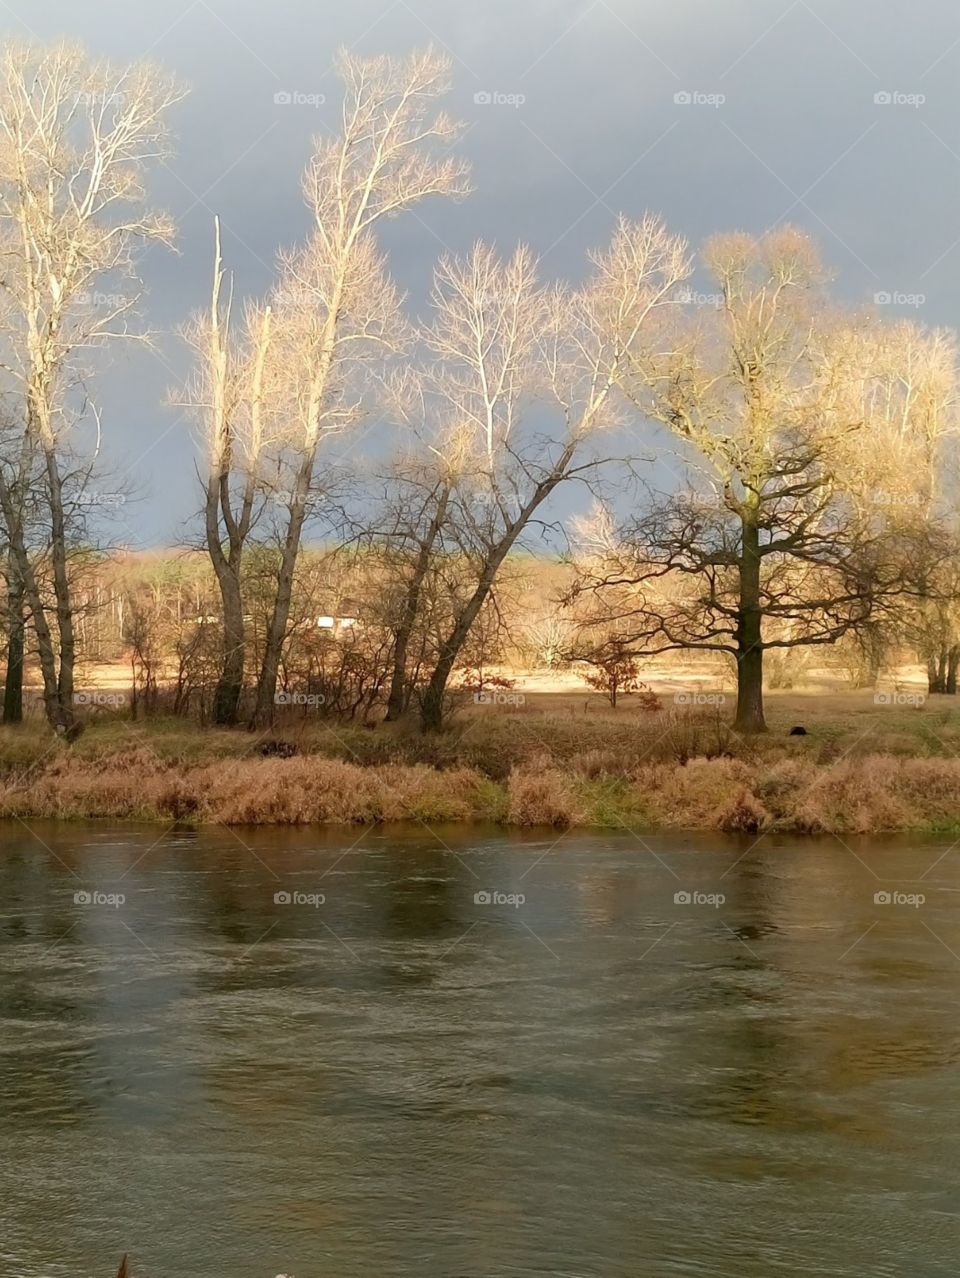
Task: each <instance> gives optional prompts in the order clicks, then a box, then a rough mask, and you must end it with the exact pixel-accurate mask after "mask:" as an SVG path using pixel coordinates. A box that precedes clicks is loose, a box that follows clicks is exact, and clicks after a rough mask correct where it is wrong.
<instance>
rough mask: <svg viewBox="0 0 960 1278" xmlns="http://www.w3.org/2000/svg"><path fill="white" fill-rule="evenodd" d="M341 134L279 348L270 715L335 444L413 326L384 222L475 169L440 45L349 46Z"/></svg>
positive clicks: (286, 277) (266, 668)
mask: <svg viewBox="0 0 960 1278" xmlns="http://www.w3.org/2000/svg"><path fill="white" fill-rule="evenodd" d="M339 71H340V75H341V77H342V78H343V80H344V83H345V88H346V92H345V100H344V107H343V116H342V130H341V132H340V134H339V135H338V136H336V137H334V138H332V139H330V140H328V141H325V142H323V143H321V145H320V146H319V148H318V150H317V152H316V154H315V155H314V157H313V160H312V161H311V163H310V165H309V167H308V169H307V172H306V176H305V179H304V192H305V195H306V198H307V202H308V204H309V207H310V209H311V212H312V214H313V222H314V228H313V232H312V234H311V236H310V239H309V241H308V243H307V244H306V245H305V246H304V247H303V248H302V249H300V250H298V251H296V252H293V253H290V254H288V255H286V256H285V258H284V259H283V262H282V269H281V277H280V284H279V287H278V290H277V302H278V306H277V320H276V324H275V337H274V342H273V351H274V356H273V357H274V358H275V359H276V360H277V361H278V367H279V368H280V369H281V370H282V372H281V377H282V380H283V387H282V390H281V395H282V397H283V400H284V403H285V408H286V423H287V428H286V434H285V437H284V439H283V440H282V441H281V446H280V447H279V448H278V450H277V466H278V470H277V474H278V477H279V478H278V482H277V491H278V492H280V493H282V494H284V499H283V500H282V501H281V503H280V504H281V506H282V507H283V512H282V513H283V518H282V528H281V531H280V538H279V556H278V567H277V587H276V596H275V600H274V606H273V610H272V615H271V617H270V621H269V625H268V628H267V636H266V642H265V648H264V655H263V662H262V665H261V669H260V676H259V679H258V683H257V693H256V706H255V711H254V720H255V722H257V723H264V722H268V721H269V720H270V718H271V717H272V715H273V707H274V699H275V694H276V687H277V674H278V670H279V666H280V658H281V652H282V648H283V643H284V639H285V637H286V633H287V624H288V619H289V614H290V601H291V590H292V585H293V577H294V569H295V566H296V560H297V555H298V553H299V551H300V546H301V542H302V538H303V529H304V525H305V523H306V521H307V519H308V517H309V514H310V511H311V503H312V501H313V498H314V496H315V492H316V486H317V478H318V477H317V469H318V458H319V456H320V450H321V448H322V446H323V445H324V443H325V442H326V441H327V440H328V439H329V438H330V437H332V436H335V435H337V434H339V433H341V432H343V431H345V430H347V429H348V428H349V427H350V426H352V425H353V424H355V423H356V422H357V421H358V420H359V419H360V418H361V416H362V415H363V413H364V410H365V407H366V404H367V402H368V400H367V396H368V391H369V386H370V384H371V382H372V381H373V376H372V374H371V362H373V363H374V364H376V363H377V362H378V361H380V360H382V359H383V356H384V353H385V352H386V351H389V350H390V349H392V348H394V347H395V346H396V344H397V342H398V341H399V340H400V338H401V336H402V329H403V325H402V315H401V307H400V300H399V297H398V295H397V293H396V290H395V288H394V286H393V284H392V282H391V280H390V278H389V275H388V273H387V269H386V263H385V261H384V258H383V256H382V254H381V253H380V251H379V250H378V248H377V246H376V243H375V240H374V231H375V228H376V227H377V225H378V224H379V223H380V222H381V221H382V220H383V219H384V218H387V217H392V216H394V215H396V214H398V213H401V212H403V211H404V210H406V209H409V208H410V207H411V206H413V205H415V204H418V203H419V202H420V201H422V200H424V199H426V198H428V197H429V196H433V195H440V196H447V197H450V196H462V195H464V194H466V192H467V190H468V183H467V168H466V165H465V164H464V163H463V162H462V161H459V160H456V159H453V158H451V157H449V156H448V155H445V154H444V152H445V151H446V149H447V148H448V147H449V146H450V144H451V143H452V142H453V141H454V140H455V138H456V137H457V136H458V133H459V127H458V126H457V125H456V124H454V123H453V122H452V121H451V120H449V119H448V118H447V117H446V116H445V115H443V114H438V113H437V106H436V104H437V100H438V99H439V98H440V97H442V96H443V95H444V94H445V93H446V92H447V91H448V89H449V86H450V68H449V64H448V62H447V60H446V59H444V58H442V57H439V56H437V55H436V54H435V53H433V52H432V51H430V50H427V51H426V52H421V53H416V54H414V55H413V56H411V57H409V58H406V59H403V60H397V59H393V58H389V57H378V58H371V59H364V58H359V57H356V56H354V55H353V54H350V53H343V54H341V55H340V59H339Z"/></svg>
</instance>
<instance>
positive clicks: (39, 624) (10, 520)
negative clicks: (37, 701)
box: [0, 472, 72, 732]
mask: <svg viewBox="0 0 960 1278" xmlns="http://www.w3.org/2000/svg"><path fill="white" fill-rule="evenodd" d="M0 512H2V514H3V518H4V521H5V523H6V525H7V535H8V537H9V538H10V555H11V556H12V558H13V560H14V562H15V563H16V568H17V574H18V576H19V580H20V583H21V586H22V589H23V593H24V598H25V600H26V603H27V606H28V608H29V610H30V617H31V620H32V623H33V630H34V634H35V635H36V637H37V655H38V656H39V659H40V672H41V675H42V677H43V703H44V708H45V710H46V715H47V722H48V723H49V724H50V726H51V727H52V728H54V729H55V730H57V731H61V732H65V731H66V730H67V728H68V727H69V726H70V724H68V723H67V722H66V721H65V719H64V716H63V714H62V707H61V705H60V699H59V696H58V691H57V660H56V654H55V652H54V647H53V636H52V634H51V633H50V626H49V624H48V622H47V614H46V612H45V611H44V607H43V600H42V599H41V597H40V590H39V587H38V585H37V578H36V574H35V573H34V571H33V564H32V562H31V560H30V555H29V553H28V551H27V547H26V543H25V542H24V538H23V528H22V526H21V523H20V512H19V510H18V508H17V505H16V501H15V499H14V495H13V493H12V492H11V490H10V487H9V485H8V484H7V483H6V482H5V481H4V479H3V474H2V472H0ZM71 709H72V707H71ZM71 721H72V720H71Z"/></svg>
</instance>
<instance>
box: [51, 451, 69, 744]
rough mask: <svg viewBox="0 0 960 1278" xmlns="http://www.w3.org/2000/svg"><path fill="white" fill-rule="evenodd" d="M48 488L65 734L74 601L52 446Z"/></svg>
mask: <svg viewBox="0 0 960 1278" xmlns="http://www.w3.org/2000/svg"><path fill="white" fill-rule="evenodd" d="M44 454H45V460H46V469H47V488H48V497H49V499H50V533H51V537H50V559H51V563H52V565H53V590H54V595H55V597H56V603H57V631H58V633H59V638H60V669H59V673H58V676H57V700H58V702H59V712H60V726H62V728H63V729H64V730H65V731H66V732H67V733H70V731H71V730H72V729H73V727H74V726H75V724H76V710H75V708H74V704H73V672H74V666H75V662H76V640H75V637H74V628H73V602H72V600H71V597H70V577H69V573H68V571H67V530H66V521H65V519H64V514H63V483H62V481H61V479H60V468H59V466H58V464H57V458H56V454H55V453H54V451H53V448H52V446H47V447H45V449H44Z"/></svg>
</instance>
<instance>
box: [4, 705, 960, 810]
mask: <svg viewBox="0 0 960 1278" xmlns="http://www.w3.org/2000/svg"><path fill="white" fill-rule="evenodd" d="M771 701H773V699H772V698H771ZM811 708H812V707H811ZM830 708H831V703H830V702H829V699H826V698H821V700H820V701H819V702H818V703H817V714H816V715H814V714H813V713H811V714H808V715H804V716H801V715H799V714H797V713H796V706H795V704H794V702H793V701H791V703H790V706H789V710H788V711H784V709H783V707H782V706H781V707H780V708H778V709H775V710H772V711H771V715H770V717H771V720H772V721H773V722H776V719H777V718H780V719H781V720H782V723H781V727H780V729H779V730H778V731H771V733H770V734H769V735H768V736H765V737H760V738H753V739H750V740H743V739H740V738H738V737H737V736H736V735H735V734H733V733H732V732H731V730H730V728H729V727H728V725H727V724H726V723H725V721H723V720H722V718H720V717H718V716H717V715H716V714H713V715H710V714H689V713H679V712H678V711H676V710H675V709H674V708H672V707H671V708H670V709H665V710H664V711H662V712H660V713H659V714H646V715H639V714H631V715H629V716H626V715H625V716H618V715H611V716H608V717H605V718H598V717H592V716H589V715H588V716H580V717H576V716H569V715H549V714H544V713H537V712H527V713H524V714H514V713H502V714H491V715H484V716H472V717H466V718H464V719H462V720H460V721H459V722H456V723H455V724H454V725H453V727H452V728H451V730H450V731H449V732H446V733H444V734H443V735H442V736H438V737H433V738H422V737H420V736H418V735H416V734H415V733H411V732H410V731H409V730H405V729H404V728H402V727H394V726H391V727H381V728H378V729H376V730H369V729H363V728H359V727H350V726H346V727H345V726H343V725H324V724H321V723H315V722H314V723H311V722H309V721H304V720H298V721H294V722H288V723H286V724H284V725H283V728H282V732H281V733H279V735H280V737H281V739H282V740H283V742H284V743H285V745H286V746H287V747H289V749H290V750H291V751H292V752H293V757H292V758H279V757H260V754H259V750H260V747H261V743H260V742H259V740H258V739H257V738H255V737H252V736H251V735H250V734H249V733H246V732H242V731H234V732H230V731H224V730H219V731H206V732H204V731H201V730H199V729H197V728H195V727H193V726H191V725H189V724H185V723H183V722H181V721H173V720H167V721H164V720H160V721H151V722H150V723H149V724H146V725H143V724H130V723H128V722H124V721H122V720H120V719H116V720H107V721H104V722H100V723H97V724H94V725H91V726H90V728H89V729H88V730H87V731H86V732H85V733H84V734H83V736H82V737H81V738H80V740H79V741H78V742H77V743H76V744H75V745H73V746H66V745H65V744H63V743H62V742H59V741H56V740H54V739H52V738H51V737H50V736H49V735H48V734H47V733H46V732H45V731H44V730H43V729H42V728H41V727H40V726H39V725H25V726H24V727H23V728H21V729H17V730H10V729H3V730H0V814H2V813H3V812H4V811H6V812H7V813H8V814H16V815H18V816H21V817H53V818H64V819H69V818H86V817H105V818H110V819H131V820H147V821H171V820H176V821H184V822H191V823H205V822H222V823H225V824H236V825H245V824H272V823H279V824H313V823H345V824H360V823H364V824H366V823H371V822H386V821H396V820H422V821H436V822H446V821H495V822H503V823H508V824H515V825H545V826H554V827H559V828H562V827H565V826H571V825H587V824H593V825H605V826H623V825H630V826H632V827H633V828H641V827H646V828H652V827H656V826H669V827H674V828H688V829H719V830H729V831H743V832H753V831H761V830H766V829H781V830H793V831H809V832H823V831H829V832H835V833H837V834H843V833H860V832H864V833H865V832H872V831H892V830H913V829H923V830H953V829H957V830H960V709H958V708H957V705H956V698H931V700H930V702H928V703H927V705H926V706H925V707H924V708H923V709H922V710H920V711H918V710H914V709H903V710H900V709H889V708H884V707H877V706H875V705H874V703H873V700H872V697H871V696H870V694H847V696H846V697H845V699H844V700H843V701H842V703H840V704H837V705H834V706H833V709H834V714H833V716H832V717H831V716H830V714H829V710H830ZM793 722H803V723H805V725H806V726H807V727H808V735H807V736H805V737H789V736H787V735H786V727H785V726H783V725H787V726H789V725H791V724H792V723H793Z"/></svg>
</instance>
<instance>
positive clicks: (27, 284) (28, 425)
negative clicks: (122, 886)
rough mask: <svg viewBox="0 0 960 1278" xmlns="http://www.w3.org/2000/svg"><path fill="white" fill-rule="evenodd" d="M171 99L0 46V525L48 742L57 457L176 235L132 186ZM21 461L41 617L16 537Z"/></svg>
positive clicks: (69, 706)
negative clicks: (33, 642)
mask: <svg viewBox="0 0 960 1278" xmlns="http://www.w3.org/2000/svg"><path fill="white" fill-rule="evenodd" d="M181 96H182V92H181V90H180V89H179V88H178V87H177V86H176V84H175V83H174V82H173V81H172V80H171V79H169V78H168V77H167V76H165V75H163V74H162V73H160V72H158V71H157V70H156V69H154V68H153V67H151V66H149V65H146V64H134V65H132V66H128V67H113V66H110V65H109V64H107V63H103V62H99V61H95V60H92V59H90V58H89V57H88V56H87V55H86V54H85V53H84V52H83V51H82V50H81V49H79V48H76V47H74V46H72V45H65V44H64V45H58V46H56V47H53V48H37V47H30V46H20V45H7V46H6V47H5V48H4V50H3V53H2V56H0V251H2V256H3V263H4V268H3V274H2V280H0V284H2V287H3V290H4V300H5V305H4V310H3V319H4V323H3V327H2V330H0V342H2V346H3V358H2V366H3V371H4V378H5V382H6V386H5V390H6V392H7V402H8V404H9V405H11V406H13V405H14V404H16V405H17V409H16V416H17V418H18V420H19V421H20V422H21V424H22V425H21V433H20V438H19V440H18V441H17V443H16V445H15V446H14V448H13V450H12V451H11V453H10V454H9V455H5V456H4V457H3V458H2V459H0V513H2V515H3V519H4V522H5V524H6V526H7V533H8V543H9V553H10V557H11V560H12V564H13V574H12V575H13V578H14V581H15V589H16V590H18V591H22V593H23V597H24V601H25V606H26V609H27V610H28V612H29V615H30V618H31V621H32V624H33V628H34V631H35V633H36V638H37V647H38V654H39V659H40V666H41V671H42V675H43V684H44V701H45V706H46V712H47V717H48V720H49V721H50V723H51V725H53V726H54V727H56V728H58V729H60V730H61V731H69V730H70V729H71V727H72V725H73V723H74V721H75V715H74V707H73V685H74V666H75V661H76V641H75V627H74V605H73V601H72V598H71V589H70V574H69V572H68V557H69V553H68V542H69V539H70V536H71V530H70V528H69V527H68V505H69V497H68V496H67V495H66V494H65V484H66V479H67V471H68V470H69V469H71V463H70V462H69V461H67V457H68V454H69V450H70V448H71V439H72V436H73V433H74V427H75V426H76V425H77V423H78V422H79V421H80V420H82V418H83V417H84V415H85V414H87V413H90V412H91V411H92V410H91V408H90V404H89V397H88V395H89V392H88V389H87V375H88V374H89V371H90V368H89V363H90V355H91V352H92V351H93V350H95V349H96V348H101V347H104V346H106V345H108V344H110V343H111V342H113V341H115V340H119V339H129V338H131V337H134V336H142V335H139V334H137V333H136V332H135V330H134V329H133V328H132V326H131V319H132V317H133V316H134V314H135V312H136V308H137V303H138V301H139V296H140V286H139V281H138V280H137V276H136V261H137V254H138V251H139V249H140V248H142V246H143V245H144V244H145V243H147V242H149V241H160V242H165V243H167V242H169V241H170V240H171V238H172V230H173V228H172V225H171V223H170V221H169V219H168V218H166V217H164V216H161V215H159V214H156V213H153V212H151V211H150V210H149V209H147V208H146V196H145V190H144V177H145V174H146V172H147V170H148V169H149V167H150V165H151V164H152V163H153V162H154V161H156V160H158V159H160V158H162V157H163V156H164V155H165V154H166V152H167V149H168V133H167V124H166V117H167V114H168V111H169V108H170V107H171V106H172V105H173V104H174V103H175V102H176V101H177V100H178V99H179V98H180V97H181ZM34 459H36V463H37V469H38V472H39V474H40V476H41V479H42V493H43V506H44V520H45V523H46V525H47V527H46V536H47V539H48V545H49V561H50V569H51V579H52V591H53V603H52V605H51V604H49V603H48V601H47V599H46V598H45V596H44V593H43V591H42V590H41V587H40V584H39V583H38V579H37V572H36V569H35V563H34V559H33V557H32V556H31V553H30V544H29V543H30V536H29V532H28V530H27V529H26V527H25V526H24V525H25V520H24V512H25V492H26V478H27V473H28V472H29V470H30V469H31V467H32V465H33V461H34Z"/></svg>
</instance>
